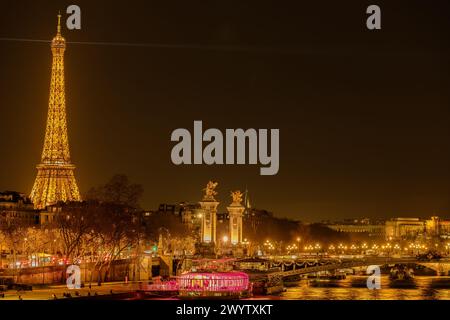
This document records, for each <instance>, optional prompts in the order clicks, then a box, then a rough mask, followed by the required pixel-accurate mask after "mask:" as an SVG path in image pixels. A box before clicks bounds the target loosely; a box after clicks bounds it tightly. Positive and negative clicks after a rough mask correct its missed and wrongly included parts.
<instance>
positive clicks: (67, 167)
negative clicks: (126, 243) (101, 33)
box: [30, 15, 81, 209]
mask: <svg viewBox="0 0 450 320" xmlns="http://www.w3.org/2000/svg"><path fill="white" fill-rule="evenodd" d="M51 49H52V54H53V61H52V74H51V82H50V98H49V105H48V118H47V127H46V131H45V140H44V148H43V151H42V158H41V163H40V164H39V165H38V166H37V171H38V172H37V177H36V180H35V182H34V186H33V189H32V191H31V194H30V198H31V200H32V202H33V203H34V206H35V208H37V209H43V208H45V207H46V206H48V205H51V204H54V203H57V202H59V201H64V202H66V201H80V200H81V198H80V193H79V190H78V186H77V183H76V180H75V176H74V169H75V166H74V165H73V164H72V163H71V161H70V151H69V139H68V134H67V120H66V100H65V86H64V52H65V50H66V40H65V39H64V38H63V37H62V35H61V16H60V15H59V16H58V28H57V34H56V36H55V37H54V38H53V40H52V43H51Z"/></svg>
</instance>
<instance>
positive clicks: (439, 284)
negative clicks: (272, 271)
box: [261, 276, 450, 300]
mask: <svg viewBox="0 0 450 320" xmlns="http://www.w3.org/2000/svg"><path fill="white" fill-rule="evenodd" d="M363 280H364V278H355V277H352V276H349V277H347V279H344V280H339V281H332V282H329V283H327V282H323V283H322V282H321V283H320V284H319V285H320V286H319V287H317V286H315V285H316V284H314V283H313V282H311V281H308V280H302V281H301V282H300V284H299V286H297V287H290V288H287V290H286V292H284V293H282V294H281V295H280V296H269V297H261V298H262V299H281V300H374V299H375V300H377V299H378V300H430V299H434V300H450V277H430V276H417V277H415V279H414V283H411V285H410V286H409V287H401V288H397V287H392V286H396V285H395V284H393V283H392V282H391V281H390V280H389V278H388V277H387V276H382V279H381V289H379V290H369V289H367V287H364V286H363V285H364V281H363Z"/></svg>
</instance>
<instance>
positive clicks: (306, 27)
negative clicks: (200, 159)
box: [0, 1, 450, 221]
mask: <svg viewBox="0 0 450 320" xmlns="http://www.w3.org/2000/svg"><path fill="white" fill-rule="evenodd" d="M401 3H403V5H405V6H407V7H408V10H403V9H401V8H402V4H401ZM67 4H68V3H67ZM77 4H78V5H79V6H80V7H81V8H82V12H83V15H82V17H83V20H82V29H81V30H80V31H69V30H67V29H64V30H63V33H64V36H65V38H66V40H67V41H68V44H67V54H66V57H65V59H66V60H65V68H66V70H65V72H66V100H67V102H66V104H67V115H68V119H69V125H68V130H69V136H70V147H71V158H72V160H73V162H74V163H76V164H77V171H76V173H75V175H76V179H77V181H78V184H79V187H80V192H81V194H82V195H83V194H84V193H85V192H86V191H87V190H88V189H89V188H90V187H93V186H97V185H100V184H104V183H105V182H106V181H107V180H108V179H109V178H110V177H111V176H113V175H114V174H116V173H123V174H126V175H127V176H128V177H129V178H130V180H131V181H133V182H134V183H139V184H142V185H143V187H144V197H143V201H142V207H143V208H145V209H149V210H151V209H156V208H157V207H158V205H159V204H160V203H176V202H181V201H189V202H196V201H200V199H201V196H202V188H203V186H204V185H205V184H206V182H208V181H209V180H215V181H218V182H219V186H218V188H217V191H218V192H219V194H218V196H217V200H218V201H220V202H221V204H220V205H219V209H218V210H219V211H221V212H222V211H225V207H226V205H228V204H229V201H230V199H229V193H230V191H231V190H242V191H244V190H245V188H246V187H247V189H248V190H249V193H250V196H251V199H252V206H253V207H256V208H261V209H266V210H268V211H271V212H273V213H274V214H275V215H276V216H278V217H289V218H292V219H297V220H302V221H321V220H342V219H344V218H360V217H369V218H390V217H430V216H434V215H437V216H441V217H449V216H450V209H449V208H450V198H449V197H450V168H449V165H448V163H450V131H449V125H448V119H449V118H450V108H449V107H448V106H449V105H450V93H449V91H448V87H449V85H450V62H449V60H448V55H449V53H450V44H449V43H448V41H447V39H448V34H445V32H444V30H447V29H448V27H449V24H450V22H449V20H448V17H447V14H446V13H448V12H449V10H450V4H449V3H445V2H442V3H437V4H436V5H435V6H429V5H428V6H424V5H423V3H420V2H415V1H412V2H411V1H410V2H407V1H400V2H398V3H396V4H392V3H389V2H387V1H386V2H385V1H381V2H380V3H379V5H380V6H381V7H382V10H383V28H382V30H379V31H374V32H369V31H367V30H366V29H365V20H364V18H365V7H364V5H361V4H359V5H355V4H354V3H353V4H352V3H345V4H343V3H336V4H328V5H327V8H326V9H324V8H323V7H321V5H320V4H302V5H301V6H300V5H292V4H286V6H283V7H282V8H281V7H278V8H276V9H274V8H272V7H270V6H266V5H264V4H260V3H258V2H254V3H251V4H250V3H246V4H244V3H221V4H220V5H218V4H216V5H217V6H215V5H214V4H205V3H203V2H200V1H194V2H190V3H189V4H179V5H177V6H173V7H171V6H170V5H169V4H154V3H149V2H148V1H134V2H133V4H134V5H132V6H125V7H122V6H120V7H117V6H113V5H111V6H109V5H108V6H107V5H106V2H102V1H98V2H96V3H91V2H89V1H79V3H77ZM65 5H66V4H61V2H59V1H48V2H46V3H36V2H33V1H22V2H21V3H20V4H18V3H9V4H8V6H7V9H5V10H2V12H1V13H0V30H1V31H0V38H16V39H24V38H25V39H48V40H49V41H50V40H51V39H52V37H53V36H54V33H55V32H54V31H55V19H56V18H55V17H56V14H57V13H58V11H59V10H61V11H62V12H64V8H65ZM255 8H257V9H258V14H255V11H254V10H255ZM29 12H33V13H36V14H35V16H30V14H29ZM319 14H320V16H321V17H322V18H321V19H316V17H317V16H318V15H319ZM112 21H115V22H117V23H112ZM105 26H108V27H105ZM337 26H339V27H337ZM312 30H313V31H314V32H311V31H312ZM96 41H99V42H120V43H160V44H169V45H178V46H179V47H177V48H152V47H145V46H142V47H133V46H121V45H117V46H114V45H95V44H89V45H88V44H75V43H72V44H71V42H96ZM183 45H186V47H185V48H182V46H183ZM189 45H195V46H197V47H196V48H193V47H189ZM0 46H1V49H0V50H1V52H2V57H1V58H0V70H2V71H1V72H0V96H1V97H2V105H1V107H0V111H1V116H2V123H1V126H0V136H1V137H2V150H3V153H2V154H3V155H4V156H3V157H1V158H0V191H3V190H12V191H20V192H23V193H26V194H29V193H30V191H31V188H32V186H33V181H34V178H35V165H36V163H39V158H40V155H41V150H42V143H43V141H42V139H43V136H44V132H45V121H46V117H47V107H48V94H49V82H50V72H49V70H51V62H52V60H51V53H50V49H49V43H39V42H21V41H3V40H0ZM195 46H194V47H195ZM202 46H203V47H204V48H205V49H206V50H205V49H202ZM214 46H215V47H216V49H214V50H210V49H208V48H211V47H214ZM217 48H218V49H217ZM220 48H241V49H242V48H253V50H247V51H246V50H235V51H233V50H224V49H220ZM267 48H269V49H271V50H267ZM5 119H6V121H5ZM194 120H202V121H203V125H204V127H205V129H207V128H219V129H221V130H223V129H225V128H242V129H248V128H255V129H260V128H279V129H280V160H279V166H280V169H279V172H278V174H277V175H274V176H260V174H259V167H255V166H248V165H234V166H206V165H202V166H186V167H185V166H175V165H173V164H172V162H171V159H170V152H171V149H172V147H173V146H174V143H172V142H171V141H170V133H171V132H172V131H173V130H174V129H176V128H190V127H191V126H192V123H193V121H194Z"/></svg>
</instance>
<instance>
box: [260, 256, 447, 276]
mask: <svg viewBox="0 0 450 320" xmlns="http://www.w3.org/2000/svg"><path fill="white" fill-rule="evenodd" d="M393 264H416V265H422V266H424V267H426V268H429V269H431V270H434V271H435V272H436V274H437V275H441V276H446V275H450V259H448V258H447V259H440V260H430V261H428V260H426V261H423V260H418V259H416V258H412V257H411V258H393V257H390V258H388V257H365V258H354V259H348V258H347V259H319V260H311V259H308V260H292V259H291V260H288V259H283V260H275V259H274V260H270V262H268V267H269V269H271V268H277V267H278V268H280V270H279V271H275V272H271V273H270V277H288V276H294V275H306V274H309V273H316V272H321V271H333V270H338V269H351V268H357V267H366V266H371V265H378V266H384V265H393Z"/></svg>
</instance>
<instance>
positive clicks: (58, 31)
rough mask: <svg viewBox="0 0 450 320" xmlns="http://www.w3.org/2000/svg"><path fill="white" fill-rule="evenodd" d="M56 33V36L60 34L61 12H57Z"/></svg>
mask: <svg viewBox="0 0 450 320" xmlns="http://www.w3.org/2000/svg"><path fill="white" fill-rule="evenodd" d="M56 31H57V33H58V34H61V11H59V12H58V27H57V29H56Z"/></svg>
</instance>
